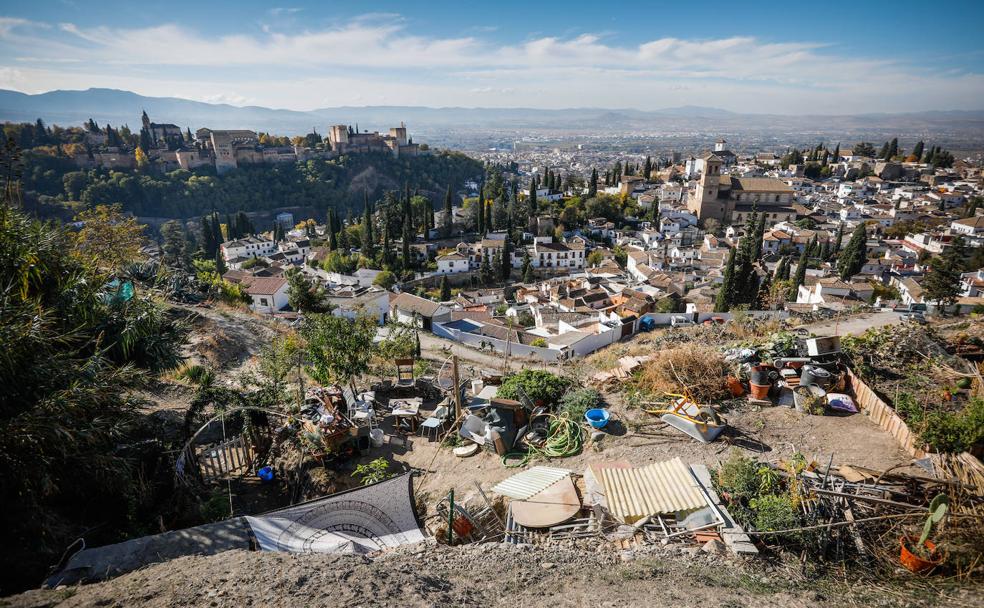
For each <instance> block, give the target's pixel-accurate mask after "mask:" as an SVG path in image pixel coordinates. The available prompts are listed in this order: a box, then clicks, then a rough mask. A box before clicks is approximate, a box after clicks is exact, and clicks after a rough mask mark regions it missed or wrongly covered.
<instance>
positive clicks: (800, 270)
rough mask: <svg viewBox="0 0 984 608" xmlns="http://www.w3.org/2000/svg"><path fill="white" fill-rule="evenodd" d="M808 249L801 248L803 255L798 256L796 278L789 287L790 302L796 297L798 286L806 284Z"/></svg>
mask: <svg viewBox="0 0 984 608" xmlns="http://www.w3.org/2000/svg"><path fill="white" fill-rule="evenodd" d="M808 249H809V247H804V248H803V253H802V254H800V258H799V262H797V263H796V277H795V278H794V279H793V284H792V285H790V286H789V299H790V300H796V296H797V294H798V293H799V286H800V285H802V284H803V283H804V282H806V260H807V250H808Z"/></svg>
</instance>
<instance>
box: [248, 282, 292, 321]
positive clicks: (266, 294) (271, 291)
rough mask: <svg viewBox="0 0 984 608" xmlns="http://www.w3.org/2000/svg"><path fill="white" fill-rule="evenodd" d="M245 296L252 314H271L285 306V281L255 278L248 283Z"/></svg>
mask: <svg viewBox="0 0 984 608" xmlns="http://www.w3.org/2000/svg"><path fill="white" fill-rule="evenodd" d="M246 294H247V295H248V296H249V297H250V305H249V307H250V309H251V310H252V311H253V312H264V313H271V312H274V311H277V310H281V309H282V308H284V307H285V306H287V279H285V278H283V277H256V278H253V279H252V280H251V281H249V285H248V286H247V287H246Z"/></svg>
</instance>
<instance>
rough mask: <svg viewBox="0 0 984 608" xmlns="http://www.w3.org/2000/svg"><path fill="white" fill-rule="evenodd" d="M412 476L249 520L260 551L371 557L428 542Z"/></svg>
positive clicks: (247, 518)
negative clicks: (419, 518)
mask: <svg viewBox="0 0 984 608" xmlns="http://www.w3.org/2000/svg"><path fill="white" fill-rule="evenodd" d="M411 483H412V481H411V478H410V474H409V473H408V474H406V475H401V476H399V477H394V478H393V479H388V480H386V481H382V482H379V483H376V484H373V485H371V486H366V487H364V488H356V489H354V490H349V491H347V492H341V493H339V494H333V495H331V496H328V497H325V498H319V499H316V500H312V501H309V502H306V503H302V504H298V505H294V506H292V507H287V508H286V509H280V510H277V511H272V512H270V513H266V514H264V515H258V516H255V517H254V516H247V517H246V522H247V523H248V524H249V526H250V528H252V531H253V535H254V536H255V537H256V541H257V544H258V545H259V548H260V549H261V550H263V551H286V552H290V553H369V552H372V551H379V550H380V549H386V548H388V547H397V546H399V545H405V544H411V543H416V542H420V541H422V540H424V533H423V530H421V526H420V522H419V521H418V519H417V513H416V511H415V509H414V503H413V489H412V486H411Z"/></svg>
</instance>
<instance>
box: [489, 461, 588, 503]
mask: <svg viewBox="0 0 984 608" xmlns="http://www.w3.org/2000/svg"><path fill="white" fill-rule="evenodd" d="M570 474H571V472H570V471H568V470H567V469H556V468H554V467H533V468H531V469H527V470H525V471H523V472H522V473H516V474H515V475H513V476H512V477H510V478H509V479H506V480H503V481H501V482H499V484H498V485H497V486H495V487H494V488H492V491H493V492H495V493H496V494H501V495H503V496H508V497H509V498H515V499H516V500H526V499H527V498H529V497H531V496H533V495H535V494H539V493H540V492H542V491H544V490H545V489H547V488H548V487H550V486H552V485H553V484H555V483H557V482H558V481H560V480H561V479H563V478H565V477H567V476H568V475H570Z"/></svg>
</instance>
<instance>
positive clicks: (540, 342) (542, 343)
mask: <svg viewBox="0 0 984 608" xmlns="http://www.w3.org/2000/svg"><path fill="white" fill-rule="evenodd" d="M530 346H535V347H537V348H546V347H547V341H546V340H544V339H543V338H537V339H535V340H533V341H532V342H530Z"/></svg>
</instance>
